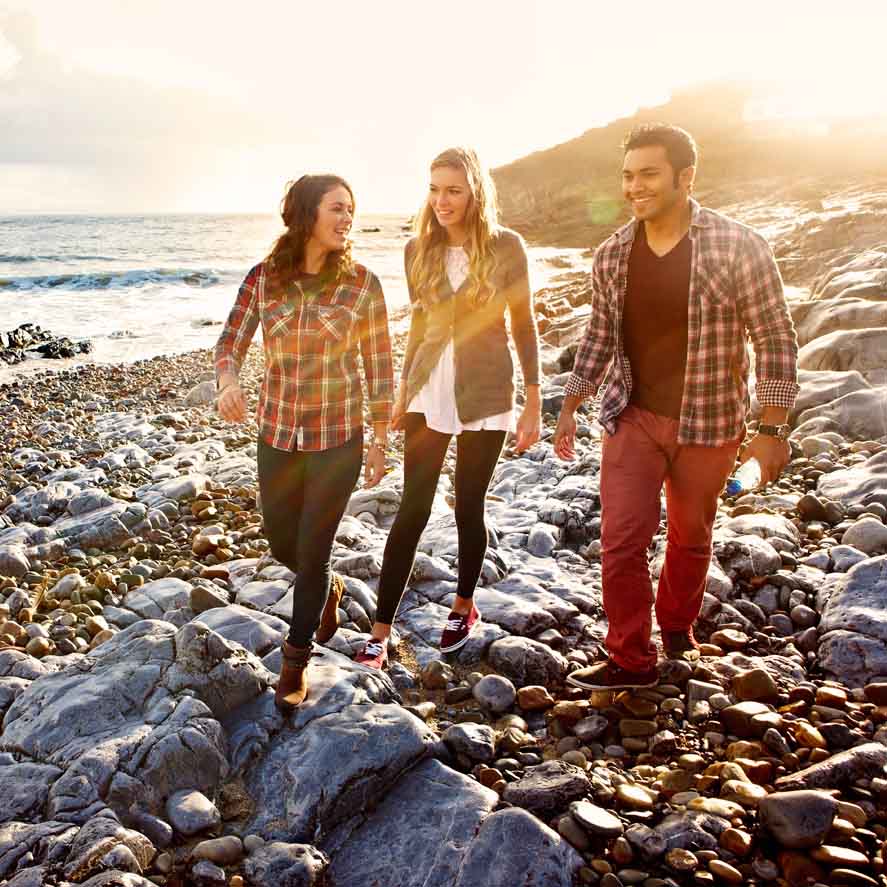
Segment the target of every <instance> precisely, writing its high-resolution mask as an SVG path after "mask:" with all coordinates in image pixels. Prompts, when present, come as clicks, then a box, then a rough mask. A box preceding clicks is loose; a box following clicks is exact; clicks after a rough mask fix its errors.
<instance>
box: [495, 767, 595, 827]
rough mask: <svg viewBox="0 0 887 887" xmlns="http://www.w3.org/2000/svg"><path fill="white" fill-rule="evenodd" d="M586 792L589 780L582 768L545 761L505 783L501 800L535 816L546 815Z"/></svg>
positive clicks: (589, 787)
mask: <svg viewBox="0 0 887 887" xmlns="http://www.w3.org/2000/svg"><path fill="white" fill-rule="evenodd" d="M590 791H591V782H590V780H589V778H588V776H586V775H585V771H584V770H580V769H579V767H576V766H574V765H573V764H568V763H566V761H546V762H545V763H544V764H538V765H537V766H535V767H528V768H527V770H526V771H525V772H524V775H523V776H522V777H521V778H520V779H519V780H517V782H511V783H509V784H508V785H507V786H506V787H505V791H504V792H503V794H502V800H504V801H507V802H508V803H509V804H512V805H513V806H515V807H524V808H525V809H527V810H531V811H532V812H533V813H536V814H537V815H539V816H548V815H551V814H553V813H557V812H558V811H560V810H564V809H566V808H567V807H568V806H569V805H570V804H571V803H572V802H573V801H578V800H580V799H581V798H583V797H585V795H587V794H588V793H589V792H590Z"/></svg>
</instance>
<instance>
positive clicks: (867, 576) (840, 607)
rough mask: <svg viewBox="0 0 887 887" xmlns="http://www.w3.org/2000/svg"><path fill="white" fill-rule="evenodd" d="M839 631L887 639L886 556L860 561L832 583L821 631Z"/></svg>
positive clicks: (886, 640)
mask: <svg viewBox="0 0 887 887" xmlns="http://www.w3.org/2000/svg"><path fill="white" fill-rule="evenodd" d="M838 630H840V631H851V632H857V633H859V634H862V635H865V636H866V637H870V638H876V639H877V640H879V641H885V642H887V555H881V556H880V557H873V558H869V559H868V560H865V561H862V562H861V563H858V564H857V565H856V566H855V567H851V568H850V569H849V570H848V571H847V572H846V573H845V574H843V576H842V577H841V579H840V580H834V584H831V593H830V594H829V596H828V600H827V602H826V604H825V607H824V608H823V610H822V618H821V619H820V623H819V631H820V633H821V634H825V633H826V632H829V631H838Z"/></svg>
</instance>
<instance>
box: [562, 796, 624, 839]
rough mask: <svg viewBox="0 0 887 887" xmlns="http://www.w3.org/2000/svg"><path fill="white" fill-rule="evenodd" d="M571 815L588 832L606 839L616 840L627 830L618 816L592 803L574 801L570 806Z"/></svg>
mask: <svg viewBox="0 0 887 887" xmlns="http://www.w3.org/2000/svg"><path fill="white" fill-rule="evenodd" d="M570 815H571V816H572V817H573V818H574V819H575V820H576V822H578V823H579V824H580V825H581V826H582V828H584V829H585V830H586V831H589V832H591V833H592V834H595V835H601V836H603V837H605V838H616V837H618V836H619V835H621V834H622V832H623V831H624V830H625V826H624V825H623V824H622V820H621V819H619V817H618V816H615V815H614V814H613V813H610V812H609V811H608V810H605V809H604V808H603V807H598V806H597V805H596V804H592V803H591V802H590V801H574V802H573V803H572V804H570Z"/></svg>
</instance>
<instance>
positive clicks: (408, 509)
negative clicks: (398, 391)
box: [376, 413, 506, 625]
mask: <svg viewBox="0 0 887 887" xmlns="http://www.w3.org/2000/svg"><path fill="white" fill-rule="evenodd" d="M404 428H405V431H406V441H405V443H404V459H403V464H404V484H403V499H402V500H401V503H400V509H399V510H398V512H397V517H396V518H395V519H394V525H393V526H392V527H391V532H390V533H389V534H388V541H387V543H386V545H385V557H384V559H383V561H382V575H381V577H380V578H379V606H378V612H377V613H376V621H377V622H381V623H382V624H384V625H390V624H391V623H392V622H393V621H394V616H395V614H396V613H397V608H398V606H399V605H400V599H401V597H403V592H404V589H405V588H406V585H407V582H408V581H409V578H410V573H411V572H412V570H413V561H414V560H415V557H416V547H417V546H418V545H419V537H420V536H421V535H422V531H423V530H424V529H425V526H426V524H427V523H428V518H429V517H430V515H431V506H432V504H433V502H434V494H435V491H436V490H437V481H438V479H439V478H440V472H441V469H442V468H443V463H444V458H445V457H446V454H447V447H448V446H449V444H450V438H451V437H452V435H450V434H441V433H440V432H439V431H432V430H431V429H430V428H428V426H427V425H426V424H425V416H424V415H422V414H421V413H407V415H406V416H405V418H404ZM505 434H506V433H505V432H504V431H463V432H462V433H461V434H459V435H458V436H457V437H456V508H455V512H456V531H457V533H458V537H459V583H458V585H457V588H456V594H458V595H459V597H461V598H471V597H472V596H473V595H474V588H475V586H476V585H477V580H478V579H479V578H480V574H481V570H482V569H483V563H484V555H485V554H486V551H487V524H486V515H485V510H484V506H485V501H486V496H487V490H488V489H489V486H490V480H491V479H492V477H493V471H494V469H495V468H496V463H497V462H498V461H499V456H500V454H501V452H502V446H503V444H504V443H505Z"/></svg>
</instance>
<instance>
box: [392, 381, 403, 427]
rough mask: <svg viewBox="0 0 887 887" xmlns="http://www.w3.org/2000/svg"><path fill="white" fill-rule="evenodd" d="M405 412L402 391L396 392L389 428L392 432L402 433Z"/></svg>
mask: <svg viewBox="0 0 887 887" xmlns="http://www.w3.org/2000/svg"><path fill="white" fill-rule="evenodd" d="M406 411H407V399H406V395H405V394H404V392H403V389H401V390H400V391H398V392H397V398H396V399H395V401H394V406H393V407H392V409H391V428H392V430H393V431H403V417H404V416H405V415H406Z"/></svg>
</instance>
